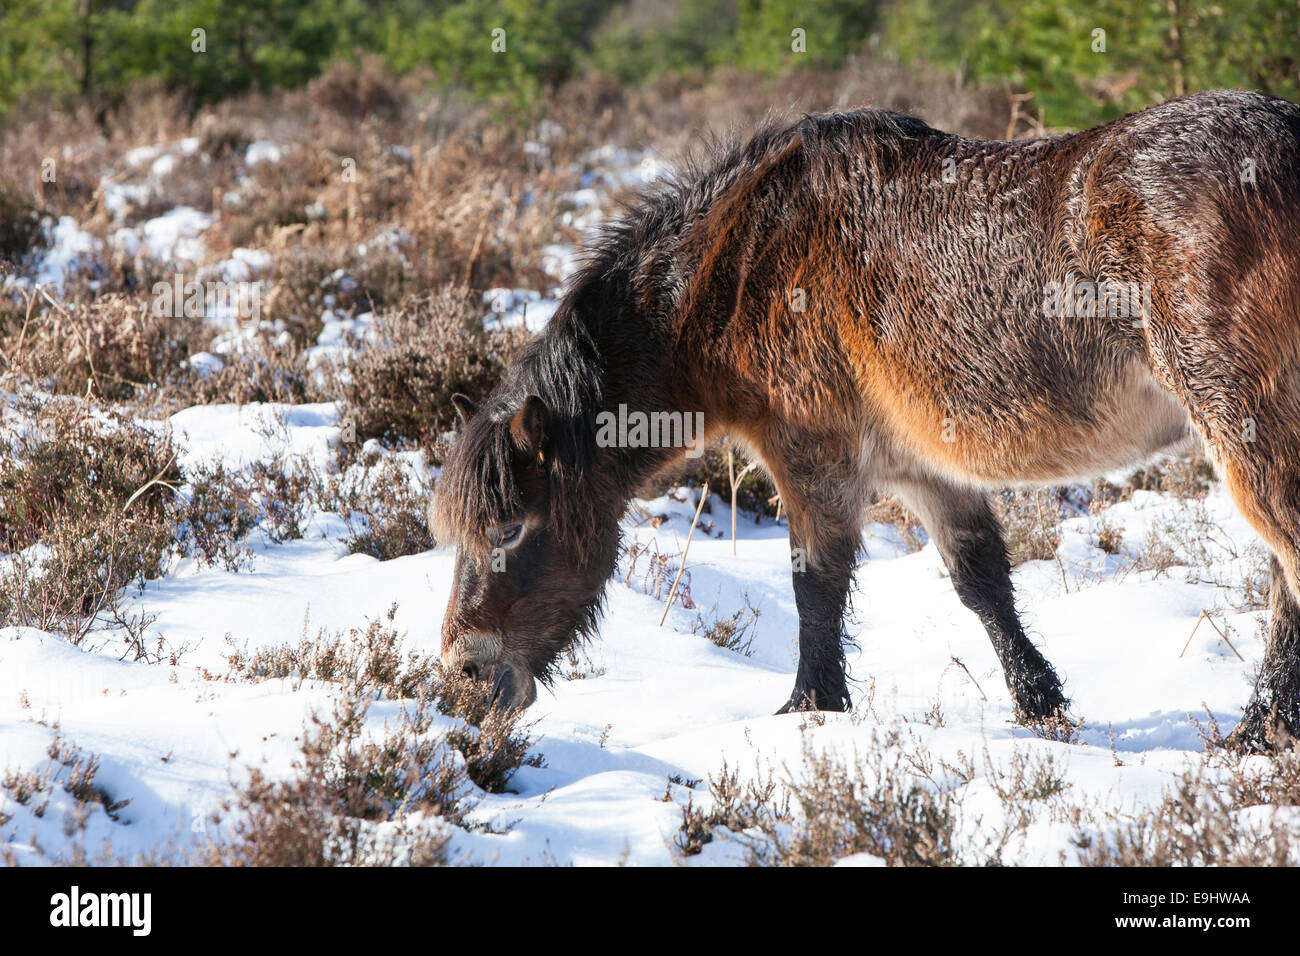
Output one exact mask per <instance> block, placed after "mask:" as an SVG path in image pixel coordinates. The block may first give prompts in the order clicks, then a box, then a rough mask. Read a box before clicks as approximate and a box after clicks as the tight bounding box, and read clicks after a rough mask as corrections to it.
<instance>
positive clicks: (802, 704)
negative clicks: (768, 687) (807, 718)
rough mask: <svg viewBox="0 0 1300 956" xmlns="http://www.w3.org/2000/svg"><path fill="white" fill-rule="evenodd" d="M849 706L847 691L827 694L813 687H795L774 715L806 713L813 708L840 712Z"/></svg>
mask: <svg viewBox="0 0 1300 956" xmlns="http://www.w3.org/2000/svg"><path fill="white" fill-rule="evenodd" d="M850 707H851V705H850V704H849V695H848V692H847V691H842V692H840V693H839V694H828V693H826V692H825V691H820V690H817V688H815V687H812V688H809V689H808V690H802V689H799V688H796V689H795V691H794V693H793V694H791V695H790V699H789V700H787V701H786V702H785V703H784V704H782V705H781V709H780V710H778V711H777V712H776V716H780V715H781V714H798V713H806V712H807V711H814V710H821V711H831V712H842V711H846V710H849V709H850Z"/></svg>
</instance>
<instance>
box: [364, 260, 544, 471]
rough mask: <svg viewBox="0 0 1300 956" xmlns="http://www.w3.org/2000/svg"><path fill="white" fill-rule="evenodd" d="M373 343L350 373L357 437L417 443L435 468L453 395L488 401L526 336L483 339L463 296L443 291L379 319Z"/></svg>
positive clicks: (450, 424) (451, 420)
mask: <svg viewBox="0 0 1300 956" xmlns="http://www.w3.org/2000/svg"><path fill="white" fill-rule="evenodd" d="M374 335H375V341H374V343H373V344H371V345H369V346H368V347H366V348H365V349H363V350H362V351H361V353H360V354H359V355H358V356H357V357H356V358H355V359H354V360H353V361H352V362H351V364H350V365H349V368H348V371H349V373H350V378H351V381H350V383H349V384H348V385H347V386H346V388H345V395H344V397H345V400H346V402H347V405H348V409H349V412H348V415H349V418H350V419H351V420H352V421H354V422H355V424H356V432H357V437H358V438H359V439H361V440H365V439H369V438H378V439H381V440H383V441H385V442H390V443H398V442H402V441H407V442H415V443H418V444H419V445H422V446H423V447H424V448H425V449H426V450H428V451H429V452H430V454H431V456H432V457H433V460H435V461H440V460H441V458H442V449H443V436H444V434H446V433H447V432H450V431H452V430H453V429H454V428H455V426H456V422H457V419H456V414H455V411H454V409H453V407H452V404H451V397H452V395H454V394H456V393H457V392H461V393H463V394H465V395H468V396H469V397H470V398H471V399H474V400H476V401H477V400H480V399H482V398H484V397H486V395H487V393H488V392H490V391H491V390H492V388H493V386H494V385H496V383H497V381H498V380H499V379H500V378H501V376H502V374H503V373H504V371H505V369H506V367H507V365H508V363H509V361H510V360H511V358H512V357H513V355H514V353H515V351H516V350H517V349H518V348H519V346H520V345H521V344H522V342H523V341H524V340H525V336H526V333H509V332H504V333H486V332H484V331H483V330H482V323H481V321H480V319H479V317H478V315H477V313H476V311H475V309H474V307H473V302H472V299H471V298H470V296H469V295H468V293H467V292H466V291H465V290H464V289H463V288H457V287H453V286H448V287H445V288H443V289H442V290H441V291H439V292H438V293H437V294H435V295H434V296H433V297H431V298H430V299H429V300H428V301H427V302H423V303H417V304H414V305H412V306H410V307H408V308H406V309H403V310H402V311H400V312H397V313H395V314H391V315H387V316H382V317H380V318H379V319H377V320H376V321H375V326H374Z"/></svg>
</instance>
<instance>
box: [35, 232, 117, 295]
mask: <svg viewBox="0 0 1300 956" xmlns="http://www.w3.org/2000/svg"><path fill="white" fill-rule="evenodd" d="M46 231H47V234H48V236H49V243H48V248H47V249H46V250H45V252H44V255H42V256H41V258H40V261H39V264H38V265H37V267H36V275H35V279H36V282H37V284H39V285H52V286H55V287H56V288H57V289H60V290H62V288H63V284H64V283H65V282H67V281H68V280H69V279H71V278H73V277H74V276H76V275H77V274H78V273H80V272H87V271H90V270H91V269H92V266H93V263H94V257H95V255H96V254H97V253H98V252H99V251H100V249H102V248H103V243H101V242H100V241H99V240H98V239H96V238H95V237H94V236H92V235H91V234H90V233H88V232H86V231H85V230H84V229H82V228H80V227H79V226H78V225H77V221H76V220H75V219H73V218H72V217H71V216H60V217H59V220H58V222H50V221H49V220H47V221H46Z"/></svg>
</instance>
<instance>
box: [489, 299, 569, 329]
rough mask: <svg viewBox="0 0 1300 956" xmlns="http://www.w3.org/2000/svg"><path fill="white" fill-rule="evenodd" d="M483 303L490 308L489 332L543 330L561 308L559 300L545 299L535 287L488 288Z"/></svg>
mask: <svg viewBox="0 0 1300 956" xmlns="http://www.w3.org/2000/svg"><path fill="white" fill-rule="evenodd" d="M483 304H484V305H486V306H487V307H488V315H487V317H486V318H485V319H484V320H483V327H484V328H485V329H487V330H488V331H498V330H502V329H517V328H521V327H522V328H526V329H528V331H530V332H540V331H541V330H542V329H544V328H546V325H547V323H549V322H550V321H551V316H553V315H555V312H556V310H557V309H558V308H559V307H560V303H559V300H558V299H552V298H543V296H542V294H541V293H540V292H537V291H535V290H533V289H488V290H487V291H486V292H484V293H483Z"/></svg>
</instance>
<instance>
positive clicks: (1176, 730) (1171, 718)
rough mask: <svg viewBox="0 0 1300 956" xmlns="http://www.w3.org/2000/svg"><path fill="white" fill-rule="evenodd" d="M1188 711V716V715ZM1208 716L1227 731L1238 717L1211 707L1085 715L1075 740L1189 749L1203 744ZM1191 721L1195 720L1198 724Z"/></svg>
mask: <svg viewBox="0 0 1300 956" xmlns="http://www.w3.org/2000/svg"><path fill="white" fill-rule="evenodd" d="M1189 713H1190V718H1189ZM1211 717H1212V718H1213V721H1214V723H1215V724H1217V725H1218V728H1219V733H1221V734H1223V735H1225V736H1226V735H1227V733H1228V732H1229V731H1231V730H1232V728H1233V727H1235V726H1237V724H1238V722H1239V721H1240V720H1241V711H1239V710H1237V711H1211V712H1210V713H1209V714H1206V713H1205V712H1204V711H1202V712H1201V714H1199V715H1198V714H1196V713H1195V712H1189V711H1186V710H1167V711H1154V712H1152V713H1150V714H1148V715H1146V716H1145V717H1135V718H1133V719H1131V720H1118V721H1107V722H1105V723H1091V722H1089V721H1088V720H1087V717H1086V715H1085V717H1084V725H1083V730H1082V731H1081V732H1080V733H1079V743H1081V744H1086V745H1088V746H1090V747H1105V748H1110V747H1111V746H1112V741H1113V744H1114V748H1115V750H1116V751H1117V752H1121V753H1144V752H1146V751H1152V750H1192V751H1199V750H1202V749H1203V748H1204V745H1205V737H1204V736H1203V734H1204V735H1207V736H1208V735H1210V734H1211V726H1210V725H1211ZM1193 721H1198V722H1199V723H1200V725H1201V726H1200V727H1198V726H1197V724H1196V723H1193ZM1031 734H1032V731H1029V730H1026V729H1024V728H1020V729H1019V731H1018V732H1017V733H1016V734H1015V736H1019V737H1026V736H1029V735H1031Z"/></svg>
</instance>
